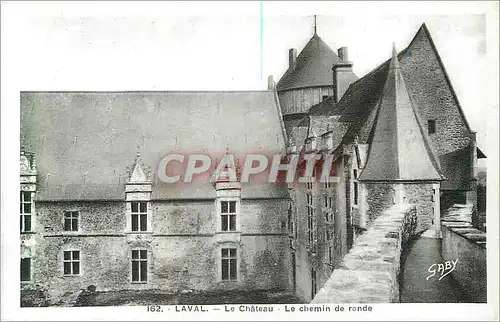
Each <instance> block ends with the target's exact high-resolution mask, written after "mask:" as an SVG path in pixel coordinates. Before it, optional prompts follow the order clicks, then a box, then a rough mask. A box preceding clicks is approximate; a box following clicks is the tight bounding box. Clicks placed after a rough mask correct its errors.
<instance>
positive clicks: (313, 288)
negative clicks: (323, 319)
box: [311, 268, 317, 298]
mask: <svg viewBox="0 0 500 322" xmlns="http://www.w3.org/2000/svg"><path fill="white" fill-rule="evenodd" d="M316 291H317V285H316V270H315V269H314V268H311V298H314V296H315V295H316Z"/></svg>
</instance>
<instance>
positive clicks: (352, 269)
mask: <svg viewBox="0 0 500 322" xmlns="http://www.w3.org/2000/svg"><path fill="white" fill-rule="evenodd" d="M415 216H416V209H415V208H414V207H413V206H411V205H407V204H398V205H394V206H392V207H391V208H390V209H386V210H385V211H383V212H382V214H381V215H380V216H379V217H377V218H376V219H375V220H374V221H373V222H372V225H371V226H370V227H369V228H368V230H367V231H366V232H365V233H364V234H363V235H361V236H359V237H358V238H357V239H356V241H355V244H354V246H353V247H352V248H351V250H350V251H349V253H348V254H347V255H346V256H345V257H344V259H343V260H342V264H341V267H340V269H338V270H335V271H334V272H333V273H332V275H331V276H330V278H329V279H328V281H327V282H326V283H325V284H324V285H323V287H322V288H321V290H320V291H319V292H318V294H317V295H316V296H315V297H314V299H313V300H312V302H311V303H312V304H318V303H397V302H399V283H398V274H399V270H400V257H401V245H402V242H404V241H406V240H408V239H409V238H412V236H414V234H415V225H414V224H412V223H414V222H415V220H414V217H415Z"/></svg>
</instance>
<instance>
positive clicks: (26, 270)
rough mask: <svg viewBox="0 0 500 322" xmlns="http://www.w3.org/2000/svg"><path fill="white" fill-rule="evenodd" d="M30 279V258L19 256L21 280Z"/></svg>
mask: <svg viewBox="0 0 500 322" xmlns="http://www.w3.org/2000/svg"><path fill="white" fill-rule="evenodd" d="M30 280H31V258H21V282H24V281H30Z"/></svg>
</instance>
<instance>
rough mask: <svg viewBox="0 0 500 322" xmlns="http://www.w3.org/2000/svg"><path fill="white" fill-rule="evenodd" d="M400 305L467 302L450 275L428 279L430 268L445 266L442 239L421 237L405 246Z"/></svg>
mask: <svg viewBox="0 0 500 322" xmlns="http://www.w3.org/2000/svg"><path fill="white" fill-rule="evenodd" d="M402 261H404V264H403V267H402V271H401V287H400V300H401V303H463V302H468V299H467V297H465V296H464V294H463V292H462V290H461V288H460V286H459V285H458V284H457V282H456V280H455V279H454V278H453V277H452V276H451V274H449V275H446V276H445V277H444V278H442V279H441V280H440V281H439V280H438V279H439V277H440V274H439V273H438V272H437V269H436V275H434V276H433V277H431V278H429V280H427V277H428V276H429V275H432V274H431V273H429V267H430V266H431V265H432V264H438V263H443V259H442V258H441V239H438V238H428V237H420V238H418V239H417V240H414V241H412V242H410V243H409V244H408V245H406V250H405V251H404V253H403V254H402Z"/></svg>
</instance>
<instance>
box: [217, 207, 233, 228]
mask: <svg viewBox="0 0 500 322" xmlns="http://www.w3.org/2000/svg"><path fill="white" fill-rule="evenodd" d="M220 212H221V230H222V231H236V201H221V202H220Z"/></svg>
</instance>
